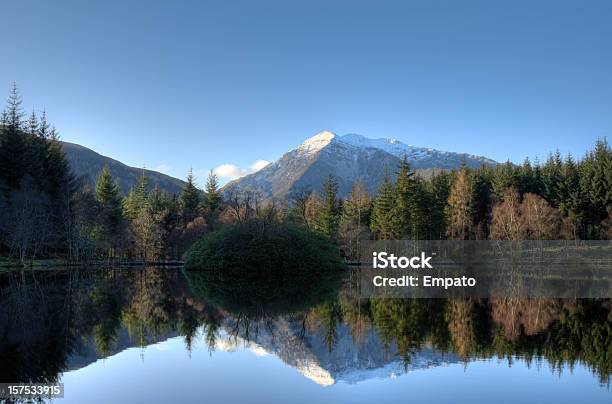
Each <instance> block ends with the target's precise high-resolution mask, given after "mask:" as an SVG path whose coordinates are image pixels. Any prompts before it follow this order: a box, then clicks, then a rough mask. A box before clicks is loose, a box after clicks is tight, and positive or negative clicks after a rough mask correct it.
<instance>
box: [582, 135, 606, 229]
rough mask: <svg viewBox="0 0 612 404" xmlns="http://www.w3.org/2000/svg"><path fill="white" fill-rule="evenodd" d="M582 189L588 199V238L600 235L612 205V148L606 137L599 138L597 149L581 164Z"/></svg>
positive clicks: (586, 214) (586, 210)
mask: <svg viewBox="0 0 612 404" xmlns="http://www.w3.org/2000/svg"><path fill="white" fill-rule="evenodd" d="M580 171H581V175H580V189H581V193H582V195H584V196H585V199H586V204H587V206H586V209H585V216H586V220H587V226H588V229H587V234H586V236H587V237H588V238H597V237H599V235H600V226H601V222H602V221H604V220H605V219H606V217H607V215H608V213H607V208H608V207H609V206H612V150H611V149H610V146H609V145H608V143H607V141H606V140H605V139H598V140H597V143H596V144H595V150H594V151H592V152H591V153H589V155H588V156H587V157H586V159H585V160H584V161H583V163H582V165H581V170H580Z"/></svg>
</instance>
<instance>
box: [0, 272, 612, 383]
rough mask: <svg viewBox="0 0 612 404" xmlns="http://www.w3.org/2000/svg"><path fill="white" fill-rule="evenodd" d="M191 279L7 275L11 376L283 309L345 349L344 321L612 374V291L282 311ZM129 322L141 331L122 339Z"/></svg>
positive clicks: (449, 347)
mask: <svg viewBox="0 0 612 404" xmlns="http://www.w3.org/2000/svg"><path fill="white" fill-rule="evenodd" d="M190 282H191V283H190V285H189V286H191V287H192V289H189V288H188V287H187V285H186V283H185V282H184V279H183V277H182V275H181V273H180V272H178V271H172V270H161V269H144V270H127V271H125V270H97V271H69V272H54V273H50V272H49V273H47V272H42V273H41V272H30V271H26V272H21V273H19V272H18V273H10V274H4V275H1V276H0V363H1V364H2V366H0V381H13V382H14V381H40V382H45V381H55V380H57V378H58V374H60V373H61V372H62V371H63V370H64V369H66V367H67V366H68V365H69V363H70V361H69V359H70V357H71V355H73V354H75V352H76V351H78V352H85V351H87V349H85V347H86V346H87V345H88V344H90V343H93V344H94V347H95V348H96V352H97V355H99V356H102V357H104V356H107V355H109V354H111V353H113V352H116V351H117V350H118V349H120V348H121V347H123V346H125V344H126V343H130V344H133V343H134V342H135V343H136V344H141V345H142V344H146V343H148V342H150V341H151V340H152V339H155V338H157V337H160V338H161V337H166V336H172V335H176V334H177V333H178V334H180V335H182V336H184V337H185V342H186V345H187V348H189V349H190V348H191V345H192V343H193V341H195V340H196V339H199V338H202V339H203V340H204V342H205V343H206V344H207V345H208V348H209V349H210V350H211V351H212V350H214V349H215V345H216V344H217V340H218V338H219V336H220V335H223V334H225V333H229V334H230V335H233V336H235V337H238V336H240V337H241V338H245V337H246V338H247V339H248V338H253V339H256V336H257V333H258V332H259V331H261V330H264V329H265V330H266V331H267V333H268V335H269V334H270V331H271V330H273V329H274V327H273V326H274V322H275V321H284V320H287V323H291V324H292V328H291V332H292V333H295V334H294V336H293V337H292V338H295V342H296V343H299V341H300V340H301V339H303V338H304V336H305V335H306V333H310V335H311V336H313V337H316V338H322V342H323V343H324V344H325V345H326V346H327V348H328V349H329V350H334V349H336V345H335V344H336V341H337V338H338V327H340V326H341V325H342V324H344V325H346V326H348V327H349V328H350V332H351V334H352V337H353V340H352V342H353V343H354V344H361V343H362V341H363V338H364V336H367V335H368V333H371V332H375V333H376V334H377V335H378V337H380V340H381V341H382V346H381V347H380V348H381V349H387V352H396V351H397V352H398V355H399V357H400V358H402V359H403V360H404V361H405V363H406V364H408V363H409V361H410V358H411V355H412V354H415V353H418V351H419V350H420V349H421V348H422V347H423V346H424V345H428V346H431V347H433V348H436V349H437V350H439V351H441V352H443V353H447V352H448V353H450V352H454V353H457V354H459V356H461V357H462V358H464V359H466V360H467V359H468V358H469V359H474V358H491V357H498V358H505V359H507V360H508V361H512V360H513V358H516V357H521V358H525V360H526V361H527V362H528V363H530V362H531V361H540V360H545V361H548V362H549V363H550V364H551V366H552V367H553V369H555V370H558V371H560V370H561V369H563V368H564V367H565V366H568V365H569V366H570V367H571V366H574V365H576V364H584V365H586V366H587V367H589V368H590V369H591V370H592V371H593V372H594V373H595V374H597V375H598V376H599V377H600V379H601V381H602V382H608V380H609V377H610V374H612V303H611V301H610V300H595V299H585V300H553V299H491V300H486V299H480V300H478V299H472V300H443V299H437V300H436V299H384V298H377V299H363V298H361V299H360V298H359V294H358V293H353V292H354V291H353V290H351V289H350V288H346V287H345V288H343V289H341V290H340V292H338V290H337V289H336V290H331V289H328V288H322V289H321V290H319V292H317V291H316V290H314V289H310V290H313V292H312V293H314V294H313V295H311V296H310V298H309V299H307V300H304V301H303V303H300V304H297V305H293V306H292V305H290V304H287V305H285V306H284V307H285V310H286V311H285V312H279V311H278V310H279V309H280V308H282V307H283V304H282V302H281V301H280V300H279V301H276V302H274V304H272V305H271V306H269V307H271V308H272V309H274V310H273V311H272V312H270V313H267V312H265V311H261V308H262V307H265V306H261V305H260V306H258V307H259V310H256V311H250V310H249V309H248V307H244V306H240V305H236V304H232V305H230V306H229V307H230V308H231V310H229V309H228V308H227V307H222V306H220V305H219V304H212V303H211V302H210V300H208V299H207V296H201V295H198V293H197V292H198V291H200V290H199V289H198V288H197V287H196V288H195V289H193V287H194V286H197V285H198V284H197V283H193V282H197V280H195V279H190ZM328 287H329V285H328ZM192 291H193V292H192ZM228 296H229V295H228ZM226 297H227V296H226ZM219 301H224V300H219ZM291 301H293V300H291ZM234 303H235V302H234ZM262 313H263V314H262ZM122 327H124V328H126V329H127V331H128V334H129V335H130V336H131V338H132V340H133V341H134V342H129V341H128V342H126V341H123V342H121V341H119V340H121V338H119V337H118V336H119V335H125V334H123V333H120V330H121V328H122ZM198 330H201V332H200V333H199V331H198ZM156 336H157V337H156ZM272 337H274V336H272ZM369 341H372V340H371V339H370V340H369ZM120 343H121V344H123V345H121V346H118V344H120ZM391 348H392V349H391ZM289 349H291V347H290V348H289Z"/></svg>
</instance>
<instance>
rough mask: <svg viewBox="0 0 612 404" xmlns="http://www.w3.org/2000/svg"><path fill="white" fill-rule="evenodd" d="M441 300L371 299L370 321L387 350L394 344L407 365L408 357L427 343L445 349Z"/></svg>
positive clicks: (446, 333) (443, 303) (445, 333)
mask: <svg viewBox="0 0 612 404" xmlns="http://www.w3.org/2000/svg"><path fill="white" fill-rule="evenodd" d="M444 305H445V302H444V301H443V300H437V299H372V300H371V308H372V322H373V324H374V325H375V326H376V328H377V329H378V332H379V334H380V336H381V339H382V341H383V342H384V343H385V345H386V346H387V347H388V346H390V344H391V343H395V345H396V347H397V350H398V353H399V355H400V356H401V357H402V360H403V361H404V362H405V363H406V364H408V363H409V362H410V354H411V353H414V352H415V351H417V350H418V348H420V347H421V346H422V345H423V344H425V343H427V342H429V343H431V344H433V345H434V346H435V347H438V348H441V349H444V350H446V348H447V347H448V330H445V327H443V325H445V324H446V323H445V320H444Z"/></svg>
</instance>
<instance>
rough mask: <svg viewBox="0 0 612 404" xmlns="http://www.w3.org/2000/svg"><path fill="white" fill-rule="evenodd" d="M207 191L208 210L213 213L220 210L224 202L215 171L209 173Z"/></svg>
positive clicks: (206, 202)
mask: <svg viewBox="0 0 612 404" xmlns="http://www.w3.org/2000/svg"><path fill="white" fill-rule="evenodd" d="M205 191H206V195H205V204H206V210H207V211H208V212H210V213H213V212H215V211H216V210H217V209H218V208H219V206H220V205H221V200H222V198H221V192H220V191H219V180H218V178H217V175H216V174H215V173H214V172H213V170H210V172H209V173H208V178H207V179H206V188H205Z"/></svg>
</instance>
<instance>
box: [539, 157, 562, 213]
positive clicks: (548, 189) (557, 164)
mask: <svg viewBox="0 0 612 404" xmlns="http://www.w3.org/2000/svg"><path fill="white" fill-rule="evenodd" d="M561 166H562V161H561V153H559V150H557V151H556V152H555V154H551V155H549V156H548V159H547V160H546V164H544V167H543V168H542V185H543V189H542V192H543V196H544V198H545V199H546V200H547V201H548V203H550V204H551V205H552V206H553V207H558V206H559V202H560V195H559V185H560V183H561Z"/></svg>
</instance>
